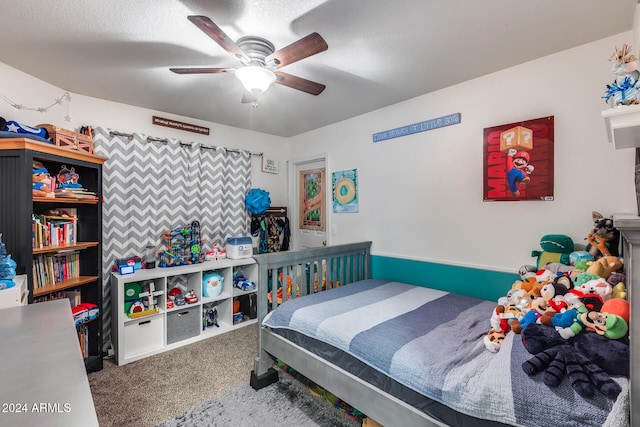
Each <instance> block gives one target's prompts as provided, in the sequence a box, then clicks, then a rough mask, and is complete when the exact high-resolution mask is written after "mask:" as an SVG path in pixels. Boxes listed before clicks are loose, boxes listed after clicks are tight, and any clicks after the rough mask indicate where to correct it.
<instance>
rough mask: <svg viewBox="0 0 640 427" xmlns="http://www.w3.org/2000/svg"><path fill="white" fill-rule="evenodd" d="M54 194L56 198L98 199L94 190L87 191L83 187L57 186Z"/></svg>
mask: <svg viewBox="0 0 640 427" xmlns="http://www.w3.org/2000/svg"><path fill="white" fill-rule="evenodd" d="M55 195H56V198H64V199H82V200H98V196H97V195H96V193H95V192H93V191H89V190H87V189H86V188H83V187H73V188H66V187H65V188H57V189H56V191H55Z"/></svg>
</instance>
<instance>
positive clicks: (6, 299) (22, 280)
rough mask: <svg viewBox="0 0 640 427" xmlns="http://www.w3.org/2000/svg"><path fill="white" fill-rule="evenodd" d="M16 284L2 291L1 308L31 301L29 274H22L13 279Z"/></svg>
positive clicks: (0, 297)
mask: <svg viewBox="0 0 640 427" xmlns="http://www.w3.org/2000/svg"><path fill="white" fill-rule="evenodd" d="M13 281H14V283H15V284H16V285H15V286H14V287H13V288H9V289H3V290H1V291H0V308H9V307H17V306H20V305H26V304H27V303H28V302H29V289H27V275H26V274H22V275H19V276H16V277H15V278H14V279H13Z"/></svg>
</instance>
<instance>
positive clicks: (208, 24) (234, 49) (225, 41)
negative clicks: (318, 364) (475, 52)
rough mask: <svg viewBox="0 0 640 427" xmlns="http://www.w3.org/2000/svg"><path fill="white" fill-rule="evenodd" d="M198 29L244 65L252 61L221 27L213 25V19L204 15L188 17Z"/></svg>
mask: <svg viewBox="0 0 640 427" xmlns="http://www.w3.org/2000/svg"><path fill="white" fill-rule="evenodd" d="M187 18H188V19H189V21H191V22H193V23H194V24H195V26H196V27H198V28H200V29H201V30H202V31H203V32H204V33H205V34H206V35H208V36H209V37H211V38H212V39H213V40H214V41H215V42H216V43H218V44H219V45H220V46H222V48H223V49H224V50H226V51H227V52H229V53H231V54H232V55H234V56H235V57H236V58H238V59H239V60H240V62H242V63H243V64H248V63H249V62H250V61H251V59H249V57H248V56H247V54H246V53H244V52H243V51H242V49H240V48H239V47H238V45H237V44H236V42H234V41H233V40H231V38H230V37H229V36H228V35H227V34H226V33H225V32H224V31H222V29H221V28H220V27H218V26H217V25H216V24H214V23H213V21H212V20H211V19H209V18H208V17H206V16H202V15H190V16H188V17H187Z"/></svg>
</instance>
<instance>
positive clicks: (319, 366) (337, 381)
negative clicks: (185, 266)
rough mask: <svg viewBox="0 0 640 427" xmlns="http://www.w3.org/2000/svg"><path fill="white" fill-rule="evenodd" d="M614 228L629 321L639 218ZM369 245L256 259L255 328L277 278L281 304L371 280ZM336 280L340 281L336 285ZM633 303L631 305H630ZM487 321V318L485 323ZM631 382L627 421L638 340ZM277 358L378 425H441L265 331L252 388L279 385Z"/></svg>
mask: <svg viewBox="0 0 640 427" xmlns="http://www.w3.org/2000/svg"><path fill="white" fill-rule="evenodd" d="M614 223H615V226H616V227H617V228H618V229H619V230H620V231H621V234H622V245H623V253H624V255H625V257H624V261H625V268H626V274H627V289H628V292H629V300H630V303H631V318H632V319H633V318H640V292H638V293H637V295H636V294H635V293H634V292H633V291H632V289H631V283H632V282H634V281H636V280H637V281H638V282H640V268H638V269H637V270H635V271H634V269H633V266H632V259H633V258H637V259H640V217H636V216H630V215H626V216H619V217H618V216H617V217H616V218H615V219H614ZM370 257H371V242H362V243H353V244H344V245H336V246H328V247H326V248H315V249H304V250H300V251H291V252H279V253H270V254H261V255H256V256H255V259H256V261H257V263H258V270H259V272H258V280H259V283H260V286H259V295H258V325H262V320H263V318H264V317H265V316H266V314H267V312H268V311H269V309H270V308H271V309H275V308H276V307H277V306H278V299H277V298H275V297H274V298H272V302H271V303H269V301H268V296H267V293H268V290H267V286H265V285H263V284H266V283H269V280H271V283H274V284H275V283H278V282H277V280H278V276H279V274H280V273H282V274H283V275H284V276H287V275H288V276H290V277H291V278H292V279H293V280H292V281H293V283H299V284H300V289H299V291H298V292H296V291H294V290H292V292H291V295H290V296H289V295H284V293H283V297H282V299H283V300H286V299H290V298H296V297H297V296H304V295H306V294H307V293H309V291H310V290H311V291H313V288H312V286H314V284H318V285H319V286H320V285H321V284H322V283H323V280H324V281H325V284H326V287H327V288H331V287H334V286H336V285H344V284H347V283H352V282H355V281H358V280H364V279H369V278H371V261H370ZM337 282H339V283H337ZM634 302H635V304H634ZM487 322H488V320H487ZM630 323H631V324H630V332H629V333H630V336H631V337H632V338H633V337H634V336H635V334H638V335H639V336H640V332H637V331H640V327H634V326H633V322H630ZM259 327H260V326H259ZM630 352H631V377H630V380H631V383H630V387H631V389H630V406H631V414H630V417H631V421H630V425H631V426H633V425H634V421H638V420H640V402H638V404H634V401H635V400H636V399H638V396H640V389H639V387H640V380H639V379H638V378H637V377H638V375H639V372H640V338H639V339H636V340H633V339H631V348H630ZM276 359H280V360H282V361H283V362H284V363H286V364H287V365H289V366H291V367H292V368H294V369H295V370H296V371H298V372H300V373H302V374H303V375H305V376H307V377H308V378H311V379H313V381H314V382H316V383H318V384H319V385H321V386H322V387H324V388H326V389H327V390H330V391H331V392H332V393H333V394H335V395H336V396H339V397H340V398H341V399H343V400H344V401H345V402H347V403H349V404H350V405H352V406H354V407H355V408H357V409H358V410H359V411H362V412H363V413H365V414H366V415H367V416H369V417H371V418H373V419H375V420H376V421H377V422H379V423H380V424H382V425H388V426H391V425H411V426H431V427H432V426H440V427H442V426H445V427H446V424H443V423H442V422H440V421H438V420H436V419H434V418H432V417H430V416H429V415H427V414H425V413H424V412H422V411H420V410H418V409H415V408H413V407H412V406H410V405H408V404H407V403H405V402H403V401H401V400H400V399H397V398H396V397H394V396H392V395H390V394H388V393H386V392H384V391H381V390H380V389H378V388H376V387H374V386H372V385H371V384H369V383H368V382H366V381H364V380H362V379H361V378H358V377H356V376H354V375H352V374H350V373H349V372H347V371H345V370H343V369H341V368H338V367H336V366H335V365H333V364H331V363H329V362H327V361H325V360H323V359H321V358H319V357H318V356H316V355H315V354H313V353H311V352H309V351H307V350H305V349H304V348H302V347H300V346H298V345H295V344H293V343H291V342H289V341H288V340H286V339H284V338H282V337H281V336H279V335H277V334H275V333H272V332H271V331H270V330H269V328H265V327H260V333H259V349H258V357H257V358H256V360H255V365H254V370H253V371H252V372H251V386H252V387H253V388H254V389H256V390H258V389H260V388H262V387H265V386H267V385H269V384H271V383H274V382H276V381H278V373H277V371H276V370H275V369H274V368H273V363H274V360H276Z"/></svg>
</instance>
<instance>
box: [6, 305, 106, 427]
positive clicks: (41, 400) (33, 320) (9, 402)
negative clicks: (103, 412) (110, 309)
mask: <svg viewBox="0 0 640 427" xmlns="http://www.w3.org/2000/svg"><path fill="white" fill-rule="evenodd" d="M5 425H6V426H29V427H34V426H47V427H53V426H65V427H72V426H83V427H84V426H98V418H97V416H96V411H95V407H94V405H93V398H92V397H91V389H90V388H89V380H88V378H87V373H86V370H85V367H84V362H83V360H82V354H81V353H80V346H79V344H78V337H77V335H76V328H75V326H74V323H73V317H72V316H71V309H70V308H69V301H68V300H66V299H64V300H57V301H49V302H45V303H38V304H31V305H26V306H22V307H13V308H7V309H3V310H0V426H5Z"/></svg>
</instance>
